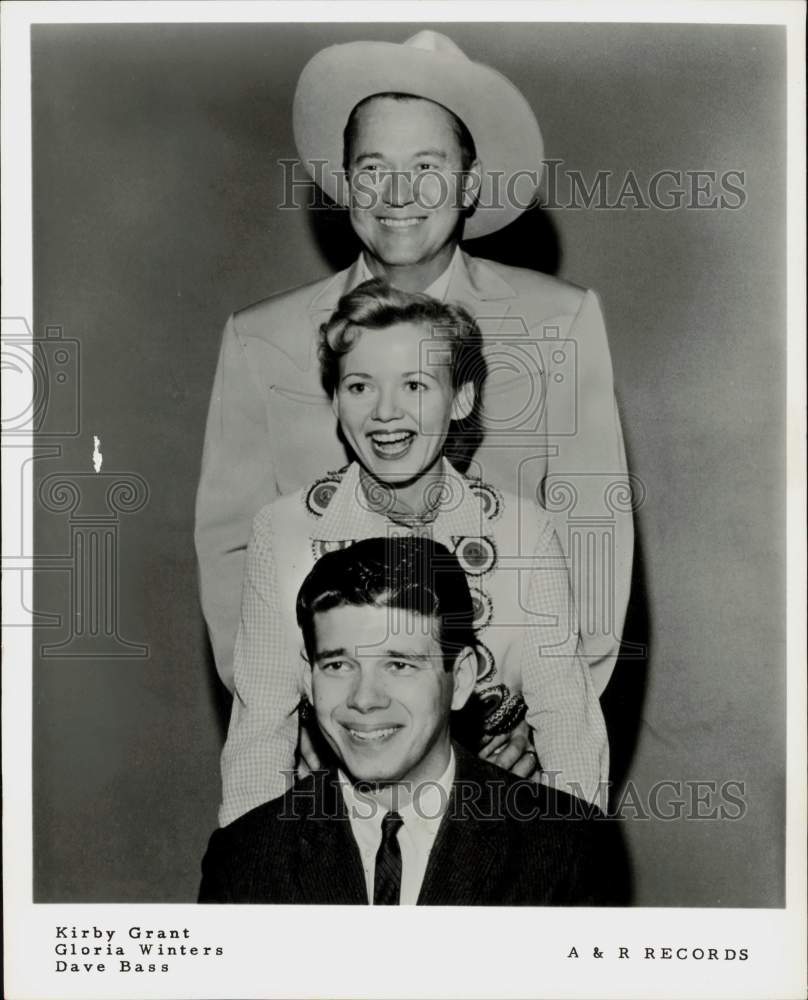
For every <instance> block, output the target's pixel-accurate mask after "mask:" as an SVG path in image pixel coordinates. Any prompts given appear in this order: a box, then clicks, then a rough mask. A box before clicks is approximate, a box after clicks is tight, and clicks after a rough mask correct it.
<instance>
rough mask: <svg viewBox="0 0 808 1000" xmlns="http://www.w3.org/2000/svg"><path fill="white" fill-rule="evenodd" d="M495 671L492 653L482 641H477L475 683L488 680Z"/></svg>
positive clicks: (495, 666)
mask: <svg viewBox="0 0 808 1000" xmlns="http://www.w3.org/2000/svg"><path fill="white" fill-rule="evenodd" d="M496 672H497V665H496V661H495V660H494V654H493V653H492V652H491V650H490V649H489V648H488V646H486V645H485V643H483V642H478V643H477V681H476V683H477V684H482V683H484V682H486V681H490V680H491V678H492V677H493V676H494V674H496Z"/></svg>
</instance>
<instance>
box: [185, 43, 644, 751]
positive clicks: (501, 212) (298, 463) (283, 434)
mask: <svg viewBox="0 0 808 1000" xmlns="http://www.w3.org/2000/svg"><path fill="white" fill-rule="evenodd" d="M293 117H294V132H295V138H296V142H297V146H298V151H299V153H300V156H301V160H302V161H303V164H304V165H305V166H306V168H307V169H308V170H309V171H310V172H311V174H312V176H313V177H314V178H315V180H316V181H317V183H318V184H319V185H320V186H321V187H322V188H323V190H324V191H325V192H326V194H328V195H329V196H330V197H331V198H332V199H333V200H334V201H336V202H338V203H340V204H343V205H346V206H347V208H348V211H349V214H350V220H351V224H352V226H353V228H354V231H355V232H356V234H357V236H358V237H359V239H360V240H361V242H362V244H363V251H362V253H360V255H359V258H358V259H357V260H356V261H355V263H354V264H353V265H352V266H351V267H349V268H348V269H347V270H345V271H341V272H339V273H337V274H335V275H333V276H332V277H329V278H325V279H323V280H321V281H317V282H315V283H313V284H310V285H306V286H303V287H301V288H297V289H295V290H293V291H290V292H284V293H281V294H279V295H275V296H273V297H271V298H269V299H267V300H265V301H263V302H259V303H258V304H256V305H253V306H250V307H248V308H246V309H243V310H241V311H240V312H237V313H235V314H234V315H233V316H231V317H230V319H229V320H228V323H227V326H226V328H225V331H224V336H223V342H222V348H221V354H220V358H219V363H218V369H217V373H216V378H215V384H214V387H213V393H212V398H211V404H210V411H209V417H208V424H207V432H206V438H205V449H204V456H203V462H202V474H201V480H200V484H199V492H198V496H197V519H196V536H195V537H196V547H197V554H198V558H199V565H200V580H201V598H202V606H203V610H204V612H205V616H206V619H207V623H208V628H209V632H210V637H211V642H212V646H213V651H214V655H215V658H216V664H217V668H218V671H219V674H220V676H221V678H222V680H223V681H224V683H225V684H226V685H227V686H228V687H229V688H231V689H232V687H233V672H232V657H233V646H234V641H235V637H236V632H237V627H238V621H239V597H240V594H241V578H242V572H243V567H244V556H245V549H246V545H247V541H248V538H249V533H250V524H251V521H252V518H253V517H254V515H255V514H256V512H257V511H258V510H259V509H260V508H261V507H262V506H263V505H264V504H266V503H268V502H269V501H271V500H272V499H273V498H274V497H276V496H277V495H279V494H286V493H289V492H293V491H295V490H296V489H299V488H300V487H301V486H302V485H303V484H304V483H306V482H308V481H311V480H312V479H315V478H317V477H318V476H322V475H323V474H324V473H325V472H326V470H330V469H336V468H338V467H340V466H342V465H343V464H344V463H345V451H344V448H343V445H342V443H341V442H340V440H339V438H338V437H337V430H336V425H335V421H334V418H333V414H332V412H331V408H330V406H329V402H328V397H327V396H326V394H325V392H324V391H323V389H322V387H321V385H320V383H319V374H318V365H317V360H316V356H315V345H316V338H317V331H318V328H319V326H320V324H321V323H322V322H324V321H325V320H326V319H327V318H328V317H329V315H330V314H331V312H332V310H333V309H334V307H335V306H336V304H337V302H338V301H339V299H340V297H341V296H342V295H343V294H344V293H345V292H346V291H348V290H350V289H351V288H353V287H354V286H356V285H357V284H359V283H360V282H361V281H364V280H367V279H368V278H369V277H371V276H380V277H386V278H387V279H388V280H389V281H390V282H391V283H392V284H394V285H396V286H398V287H401V288H403V289H406V290H410V291H425V292H427V293H428V294H430V295H432V296H434V297H436V298H439V299H443V300H447V301H454V302H458V303H460V304H462V305H463V306H465V307H466V308H467V309H468V310H469V311H470V312H471V313H472V315H474V317H475V318H476V319H477V322H478V324H479V326H480V327H481V329H482V332H483V335H484V337H485V343H486V355H487V362H488V371H489V376H488V380H487V382H486V391H485V401H484V425H483V434H484V440H483V442H482V446H481V447H479V448H477V449H476V451H475V453H474V455H473V459H472V462H471V466H470V469H469V471H470V472H471V473H472V474H474V473H477V474H479V475H482V476H484V477H486V478H487V479H488V480H491V481H493V482H494V483H496V484H498V485H500V486H502V487H503V488H505V489H506V490H509V491H510V492H513V493H517V494H521V495H523V496H525V497H531V498H534V499H535V498H536V497H537V496H538V497H539V498H540V499H544V500H545V504H546V506H547V507H548V509H551V510H552V509H554V508H553V504H554V503H556V507H555V509H556V510H558V509H560V508H559V506H558V504H557V501H558V500H559V498H561V499H562V500H563V501H564V502H568V503H569V502H570V499H569V498H570V497H573V498H574V501H575V502H576V504H577V507H576V515H578V514H580V515H582V516H584V517H585V518H589V521H590V522H591V520H592V517H593V515H594V516H595V519H596V520H597V518H598V517H600V519H601V521H602V520H603V515H604V513H605V514H606V515H607V518H608V517H611V521H610V525H611V527H610V532H609V534H608V537H607V538H606V539H605V540H606V541H608V543H609V544H610V545H612V546H613V548H611V550H610V552H609V553H608V554H607V555H606V556H605V557H604V559H605V563H604V564H603V565H599V566H598V567H597V570H598V572H597V574H595V573H594V572H592V571H588V570H587V568H586V567H584V569H583V571H582V570H581V568H580V567H577V569H576V572H574V573H573V586H574V589H575V593H576V598H577V602H578V609H579V617H580V620H581V623H582V626H583V627H582V629H581V632H582V638H583V653H584V655H585V657H586V659H587V661H588V663H589V665H590V667H591V669H592V675H593V681H594V683H595V688H596V690H597V691H598V692H602V690H603V688H604V687H605V685H606V683H607V681H608V679H609V676H610V674H611V671H612V669H613V666H614V663H615V659H616V656H617V652H618V647H619V641H620V632H621V629H622V622H623V617H624V614H625V608H626V603H627V599H628V591H629V583H630V575H631V561H632V544H633V530H632V520H631V512H630V509H628V508H629V504H628V503H627V502H626V501H625V497H626V496H627V495H628V494H627V490H626V487H627V484H628V478H627V473H626V462H625V453H624V448H623V439H622V434H621V430H620V424H619V419H618V416H617V411H616V406H615V400H614V393H613V385H612V368H611V358H610V355H609V348H608V344H607V341H606V333H605V329H604V325H603V319H602V316H601V312H600V308H599V305H598V301H597V299H596V297H595V295H594V294H593V293H592V292H587V291H583V290H581V289H579V288H577V287H575V286H573V285H570V284H567V283H566V282H563V281H560V280H558V279H556V278H552V277H549V276H547V275H544V274H540V273H537V272H535V271H530V270H524V269H521V268H513V267H505V266H503V265H500V264H496V263H494V262H491V261H486V260H482V259H477V258H474V257H472V256H469V255H467V254H465V253H463V252H461V251H460V249H459V241H460V239H461V236H462V237H465V238H474V237H478V236H482V235H485V234H487V233H491V232H494V231H495V230H498V229H500V228H502V227H503V226H505V225H507V224H508V223H509V222H511V221H512V220H513V219H515V218H516V217H517V216H518V215H519V214H520V212H521V211H523V209H524V208H526V207H527V206H528V204H529V203H530V199H531V197H532V196H534V195H535V191H536V187H537V185H538V182H539V174H540V170H541V158H542V154H543V147H542V138H541V133H540V130H539V126H538V124H537V122H536V119H535V116H534V114H533V112H532V110H531V109H530V107H529V105H528V104H527V102H526V100H525V99H524V97H523V96H522V94H521V93H520V92H519V91H518V90H517V89H516V87H514V85H513V84H512V83H511V82H510V81H509V80H507V79H506V78H505V77H504V76H502V75H501V74H500V73H498V72H497V71H496V70H493V69H491V68H489V67H487V66H485V65H483V64H480V63H475V62H472V61H471V60H470V59H468V58H467V57H466V56H465V55H464V53H463V52H461V51H460V49H459V48H458V47H457V46H456V45H455V44H454V43H453V42H452V41H451V40H450V39H448V38H446V37H445V36H443V35H440V34H438V33H436V32H434V31H422V32H419V33H418V34H417V35H415V36H413V37H412V38H410V39H408V40H407V41H406V42H404V43H402V44H397V43H391V42H353V43H350V44H345V45H336V46H332V47H330V48H327V49H324V50H323V51H321V52H319V53H318V54H317V55H315V56H314V58H313V59H311V61H310V62H309V63H308V65H307V66H306V67H305V68H304V70H303V72H302V74H301V77H300V80H299V82H298V87H297V92H296V94H295V99H294V115H293ZM468 440H471V441H472V442H473V443H474V444H476V443H477V442H478V441H479V438H476V439H475V438H474V436H473V435H472V437H471V439H468V438H467V441H468ZM610 491H611V492H610ZM604 495H608V496H609V497H617V498H618V503H617V505H616V506H612V507H610V509H609V510H604V508H603V504H604V499H603V498H604ZM620 496H622V498H623V500H622V502H620V501H619V498H620ZM571 523H572V522H570V524H568V525H567V526H566V527H565V526H563V525H562V526H560V535H561V541H562V545H564V546H565V547H566V548H567V549H571V548H573V547H576V548H577V547H578V546H577V543H576V545H575V546H574V545H573V541H572V539H573V532H572V528H571V527H570V525H571ZM602 540H603V539H599V540H598V542H599V544H600V542H601V541H602ZM585 541H586V540H585V539H584V542H585ZM580 548H581V549H582V550H583V551H584V552H585V551H587V545H586V544H584V545H583V546H581V547H580ZM590 548H592V547H591V546H590ZM598 551H600V549H598ZM604 570H605V572H604ZM604 577H605V579H604ZM517 756H518V755H517ZM505 759H507V758H505Z"/></svg>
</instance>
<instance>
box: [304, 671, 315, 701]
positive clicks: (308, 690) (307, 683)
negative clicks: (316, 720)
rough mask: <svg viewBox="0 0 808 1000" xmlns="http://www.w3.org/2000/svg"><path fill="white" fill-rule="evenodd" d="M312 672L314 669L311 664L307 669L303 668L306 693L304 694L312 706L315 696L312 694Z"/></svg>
mask: <svg viewBox="0 0 808 1000" xmlns="http://www.w3.org/2000/svg"><path fill="white" fill-rule="evenodd" d="M312 670H313V667H312V666H311V664H309V665H307V666H306V667H304V668H303V691H304V693H305V695H306V698H307V700H308V702H309V704H311V705H313V704H314V696H313V695H312V693H311V674H312Z"/></svg>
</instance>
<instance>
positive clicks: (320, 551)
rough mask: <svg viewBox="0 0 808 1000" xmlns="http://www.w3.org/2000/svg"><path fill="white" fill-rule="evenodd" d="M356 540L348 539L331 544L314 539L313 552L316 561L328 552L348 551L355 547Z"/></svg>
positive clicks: (323, 540) (312, 542)
mask: <svg viewBox="0 0 808 1000" xmlns="http://www.w3.org/2000/svg"><path fill="white" fill-rule="evenodd" d="M354 541H355V539H353V538H346V539H344V540H341V541H338V542H330V541H327V540H325V539H322V538H312V540H311V551H312V555H313V556H314V558H315V560H316V559H320V558H322V556H324V555H325V554H326V552H337V551H338V550H339V549H347V548H348V547H349V546H350V545H353V543H354Z"/></svg>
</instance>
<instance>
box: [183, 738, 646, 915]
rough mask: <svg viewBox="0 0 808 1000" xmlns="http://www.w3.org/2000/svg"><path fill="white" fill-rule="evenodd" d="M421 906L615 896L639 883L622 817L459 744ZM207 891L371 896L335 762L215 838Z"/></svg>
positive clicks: (263, 898) (608, 899)
mask: <svg viewBox="0 0 808 1000" xmlns="http://www.w3.org/2000/svg"><path fill="white" fill-rule="evenodd" d="M455 755H456V759H457V768H456V772H455V781H454V785H453V787H452V792H451V794H450V796H449V802H448V805H447V809H446V812H445V814H444V816H443V819H442V820H441V824H440V827H439V828H438V833H437V836H436V838H435V843H434V845H433V847H432V851H431V853H430V855H429V861H428V863H427V868H426V872H425V873H424V880H423V883H422V884H421V891H420V894H419V896H418V905H419V906H485V905H488V906H608V905H621V904H623V903H624V902H625V900H626V897H627V893H628V884H629V880H628V876H627V869H626V859H625V854H624V852H623V848H622V842H621V840H620V835H619V831H618V829H617V827H616V824H615V821H614V820H610V819H606V818H605V817H604V816H603V814H602V813H600V812H599V810H598V809H597V808H596V807H595V806H591V805H589V804H587V803H584V802H582V801H581V800H580V799H578V798H576V797H575V796H570V795H566V794H565V793H564V792H561V791H556V790H554V789H551V788H547V787H546V786H544V785H537V784H536V783H535V782H532V781H529V780H524V779H520V778H516V777H515V776H514V775H512V774H509V773H508V772H506V771H503V770H502V769H501V768H498V767H495V766H494V765H493V764H489V763H488V762H486V761H482V760H479V759H478V758H476V757H474V756H472V755H471V754H468V753H467V752H465V751H464V750H462V749H461V748H460V747H459V746H455ZM199 901H200V902H201V903H319V904H328V903H333V904H357V905H360V904H367V902H368V898H367V889H366V886H365V877H364V872H363V869H362V861H361V857H360V854H359V849H358V847H357V845H356V841H355V839H354V837H353V833H352V832H351V826H350V820H349V818H348V813H347V809H346V807H345V801H344V798H343V796H342V793H341V791H340V789H339V780H338V777H337V775H336V772H335V771H318V772H316V773H315V774H314V775H309V776H308V777H307V778H304V779H303V780H302V781H299V782H298V783H296V784H295V785H294V786H293V787H292V788H291V789H290V790H289V791H288V792H287V793H286V794H285V795H283V796H281V797H280V798H277V799H273V800H272V801H271V802H267V803H265V804H264V805H261V806H258V807H257V808H255V809H253V810H252V811H251V812H248V813H246V814H245V815H244V816H241V817H240V818H239V819H237V820H235V822H233V823H231V824H230V825H229V826H226V827H223V828H222V829H220V830H217V831H216V832H215V833H214V834H213V835H212V836H211V838H210V842H209V845H208V850H207V852H206V854H205V857H204V859H203V862H202V884H201V887H200V890H199Z"/></svg>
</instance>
